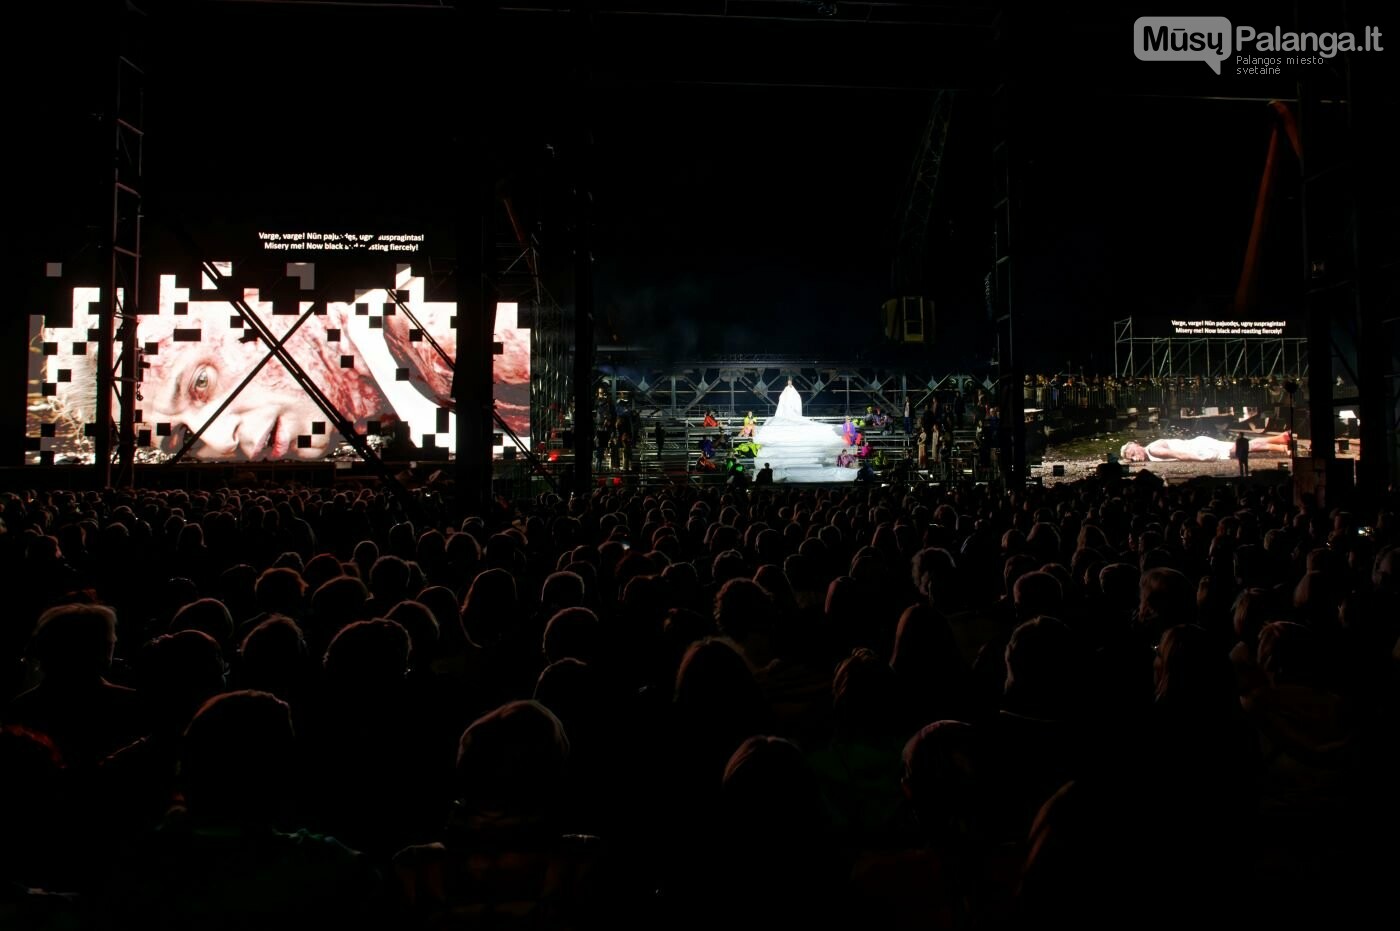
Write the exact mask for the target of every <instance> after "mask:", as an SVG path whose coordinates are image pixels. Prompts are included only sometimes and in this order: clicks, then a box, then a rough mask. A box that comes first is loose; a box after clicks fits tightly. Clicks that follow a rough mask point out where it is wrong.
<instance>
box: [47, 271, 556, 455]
mask: <svg viewBox="0 0 1400 931" xmlns="http://www.w3.org/2000/svg"><path fill="white" fill-rule="evenodd" d="M214 265H215V268H216V269H217V270H218V272H219V273H220V275H221V276H222V277H223V280H221V281H215V280H213V279H212V278H211V276H210V275H208V274H207V273H203V272H201V273H200V280H199V281H183V280H181V279H180V277H179V276H178V275H164V274H163V275H160V276H159V294H158V299H157V301H156V306H155V308H154V312H153V313H146V314H142V315H141V316H140V317H138V318H137V319H138V321H139V323H138V325H137V345H138V349H139V361H140V369H141V378H140V383H139V385H138V386H137V388H138V397H137V401H136V405H135V406H136V417H135V420H136V424H135V428H136V437H137V459H138V461H141V462H161V461H165V460H168V459H170V458H171V457H172V456H174V455H175V454H176V452H177V451H178V450H180V449H182V448H184V447H185V446H186V444H187V441H188V440H189V439H190V437H191V436H192V435H193V434H195V433H196V432H199V437H198V440H197V441H195V442H194V443H193V444H192V445H190V446H189V448H188V451H187V452H186V454H185V456H186V458H187V459H190V460H194V461H199V460H204V461H257V460H296V459H323V458H327V457H332V458H353V457H356V456H357V455H358V454H357V453H356V452H355V451H354V449H353V447H352V446H351V445H350V444H349V443H348V442H347V441H346V440H345V438H344V436H343V435H342V434H341V433H340V431H339V430H337V429H336V426H335V423H334V421H333V420H332V419H331V418H330V417H329V416H328V415H327V413H326V412H325V411H324V410H322V408H321V407H320V405H318V404H317V403H316V402H315V401H314V400H313V399H312V397H311V396H310V395H309V394H308V393H307V391H306V390H305V389H304V388H303V387H302V385H301V383H299V382H298V381H297V379H296V378H294V377H293V375H292V373H291V372H290V371H288V369H287V367H286V366H285V365H284V364H283V363H282V362H281V360H279V359H277V358H271V359H267V357H268V355H269V350H270V347H269V346H268V345H267V344H266V343H265V342H264V341H263V340H262V339H260V338H258V337H257V335H256V333H255V331H254V329H253V328H251V327H250V326H249V325H248V321H247V320H246V319H245V318H244V317H243V316H242V315H241V314H240V313H239V311H238V310H237V309H236V308H235V306H234V304H233V303H232V302H230V300H228V298H227V297H226V296H225V295H226V294H227V293H228V292H229V291H230V289H232V290H233V291H234V292H235V293H237V294H239V295H240V296H241V297H242V299H243V301H244V303H245V304H246V306H247V307H248V309H249V310H251V311H252V313H253V314H254V315H256V317H257V318H258V320H260V321H261V322H262V323H263V325H265V326H266V327H267V329H268V330H269V331H271V333H272V334H273V337H274V338H275V339H277V340H279V341H282V340H284V341H285V342H284V347H285V349H286V351H287V353H288V354H289V355H290V356H291V358H292V359H293V360H295V363H296V365H297V366H299V367H300V368H301V369H302V370H303V371H304V372H305V373H306V375H307V376H308V378H309V379H310V380H312V381H314V382H315V384H316V385H317V386H318V387H319V388H320V390H321V392H322V393H323V394H324V395H325V396H326V397H327V399H328V400H329V401H330V403H331V405H332V406H333V407H334V409H335V411H336V412H337V413H339V414H340V415H342V416H343V417H344V418H345V419H346V420H347V421H348V422H349V423H350V424H353V428H354V430H355V431H356V432H357V433H359V434H361V435H363V436H365V437H366V438H367V441H368V443H369V445H370V446H371V447H379V448H381V449H382V448H383V446H384V445H385V442H384V437H385V436H386V435H387V434H389V433H390V432H396V433H398V432H402V431H400V430H399V429H398V428H397V424H399V423H402V424H403V425H406V427H407V431H406V432H407V439H408V440H409V441H410V442H411V444H412V445H413V446H416V447H417V448H418V449H419V450H431V449H439V450H444V449H445V450H451V449H452V448H453V446H454V437H455V432H456V415H455V414H454V413H453V410H452V401H451V385H452V367H453V360H455V358H456V338H455V332H454V327H455V322H456V321H455V314H456V305H455V304H454V303H452V302H445V301H430V300H427V299H426V298H425V295H424V291H425V288H424V280H423V278H421V277H419V276H416V275H414V274H413V271H412V268H411V266H409V265H400V266H397V269H396V270H395V272H394V274H393V276H392V281H393V286H392V289H389V288H386V287H382V286H381V287H378V288H376V287H351V288H347V289H344V290H343V291H341V293H340V295H339V296H342V297H344V298H346V299H341V300H325V299H322V300H317V298H321V297H322V295H321V294H318V293H316V265H315V263H310V262H296V263H288V264H287V265H286V273H285V274H286V278H291V279H295V285H294V294H295V296H294V297H291V298H287V297H278V298H275V299H274V298H268V297H264V290H267V291H272V290H278V293H280V294H282V295H285V294H287V293H288V292H287V289H286V288H285V287H279V288H276V289H274V288H272V287H268V288H266V289H264V288H262V287H259V286H258V284H257V283H255V282H244V281H240V280H239V278H238V277H237V272H238V271H239V269H236V268H234V267H233V266H232V265H231V264H230V263H214ZM49 268H50V274H51V275H53V274H54V269H55V266H53V265H51V266H49ZM59 274H61V272H60V273H59ZM365 277H366V278H371V277H378V278H379V280H381V281H382V280H383V279H384V278H385V276H384V275H379V276H373V275H371V274H370V273H368V272H366V273H365ZM278 278H279V279H281V283H282V285H285V284H286V280H285V279H283V278H282V276H281V275H280V274H279V275H278ZM369 283H370V282H366V284H369ZM221 289H222V290H221ZM63 293H64V295H65V300H66V299H67V298H68V296H70V295H71V302H72V304H71V319H66V320H62V319H60V318H61V317H65V316H66V314H64V313H62V312H59V313H53V314H50V315H49V316H48V319H47V320H46V319H45V317H42V316H35V317H34V318H33V325H32V327H31V347H30V348H31V357H30V358H31V362H30V386H29V387H30V393H29V411H28V438H27V451H26V456H25V461H26V462H28V463H37V464H45V463H90V462H92V461H93V457H94V444H93V437H94V435H95V433H96V430H95V424H94V423H93V420H94V416H95V413H94V412H95V410H96V404H97V378H96V363H97V350H98V343H97V340H98V338H99V336H100V330H99V322H98V319H97V316H96V312H97V309H98V304H97V302H98V301H99V299H100V293H99V291H98V289H96V288H91V287H73V288H71V289H64V291H63ZM326 293H327V294H329V293H330V292H329V291H327V292H326ZM122 299H123V295H122V294H121V293H120V292H119V293H118V295H117V300H118V302H119V303H120V302H121V300H122ZM65 309H66V308H65ZM302 318H304V319H302ZM516 323H517V314H516V307H515V305H513V304H503V305H500V306H499V308H498V311H497V321H496V336H495V339H496V342H497V344H498V353H497V355H496V358H495V376H496V377H495V380H496V395H497V409H498V410H499V411H500V413H501V415H502V418H503V419H504V420H505V421H506V422H507V424H508V425H509V426H510V427H511V429H512V430H513V431H514V432H515V433H516V434H517V435H518V436H519V437H520V438H521V440H522V442H526V443H528V440H529V436H530V423H529V393H530V338H529V331H528V330H521V329H519V328H518V327H517V326H516ZM264 360H266V361H264ZM117 409H118V405H117V402H116V400H115V399H114V400H113V412H114V416H115V412H116V411H117ZM391 425H393V427H394V429H392V430H390V429H386V428H389V427H390V426H391ZM200 431H202V432H200ZM500 451H501V450H500V446H499V444H498V448H497V450H496V452H497V454H498V455H499V454H500Z"/></svg>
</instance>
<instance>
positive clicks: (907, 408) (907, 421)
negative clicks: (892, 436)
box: [904, 394, 914, 436]
mask: <svg viewBox="0 0 1400 931" xmlns="http://www.w3.org/2000/svg"><path fill="white" fill-rule="evenodd" d="M913 433H914V408H913V406H912V405H911V404H910V403H909V395H907V394H906V395H905V396H904V435H905V436H911V435H913Z"/></svg>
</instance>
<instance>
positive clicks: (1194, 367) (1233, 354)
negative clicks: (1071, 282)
mask: <svg viewBox="0 0 1400 931" xmlns="http://www.w3.org/2000/svg"><path fill="white" fill-rule="evenodd" d="M1113 372H1114V374H1115V375H1116V376H1117V377H1119V378H1177V377H1182V378H1279V379H1281V378H1294V379H1302V378H1305V377H1306V376H1307V374H1308V341H1307V339H1304V338H1299V337H1282V336H1160V337H1159V336H1135V335H1133V318H1132V317H1127V318H1124V319H1122V320H1115V321H1113Z"/></svg>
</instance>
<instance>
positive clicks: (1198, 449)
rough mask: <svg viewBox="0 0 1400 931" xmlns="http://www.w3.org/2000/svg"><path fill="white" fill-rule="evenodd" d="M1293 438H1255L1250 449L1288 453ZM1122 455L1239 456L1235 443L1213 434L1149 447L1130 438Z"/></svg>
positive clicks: (1162, 458)
mask: <svg viewBox="0 0 1400 931" xmlns="http://www.w3.org/2000/svg"><path fill="white" fill-rule="evenodd" d="M1291 439H1292V438H1291V437H1290V435H1289V434H1287V433H1280V434H1278V435H1277V436H1259V437H1254V438H1252V439H1250V441H1249V451H1250V452H1251V453H1264V454H1275V455H1279V456H1286V455H1288V453H1289V449H1290V446H1291V442H1290V441H1291ZM1119 456H1120V457H1121V458H1122V459H1123V461H1125V462H1224V461H1226V460H1230V459H1233V458H1235V444H1234V443H1233V442H1232V441H1230V440H1217V439H1215V438H1214V437H1209V436H1198V437H1194V438H1192V439H1189V440H1174V439H1161V440H1153V441H1152V442H1150V443H1148V444H1147V445H1146V446H1143V445H1142V444H1140V443H1136V442H1133V441H1132V440H1129V441H1128V442H1126V443H1124V444H1123V449H1122V451H1121V452H1120V453H1119Z"/></svg>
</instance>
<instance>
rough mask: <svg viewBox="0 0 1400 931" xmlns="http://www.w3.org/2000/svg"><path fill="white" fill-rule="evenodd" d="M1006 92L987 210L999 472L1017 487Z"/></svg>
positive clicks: (1021, 397)
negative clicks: (1003, 436)
mask: <svg viewBox="0 0 1400 931" xmlns="http://www.w3.org/2000/svg"><path fill="white" fill-rule="evenodd" d="M1010 94H1011V91H1009V90H1006V89H1003V90H1002V95H1003V99H1002V101H1001V113H1002V119H1003V120H1004V125H1003V138H1002V140H1001V141H1000V142H998V143H996V145H995V146H993V148H992V163H993V167H992V176H993V180H992V183H993V185H994V189H993V192H992V215H993V250H994V274H993V282H994V285H993V295H992V299H993V307H994V316H995V322H996V333H997V395H998V397H997V404H998V406H999V407H1000V408H1001V429H1002V430H1003V431H1009V433H1010V436H1009V442H1007V441H1003V442H1002V443H1001V448H1002V451H1003V453H1009V454H1010V456H1009V461H1003V462H1002V464H1001V467H1002V473H1003V475H1002V477H1003V478H1004V479H1005V481H1006V484H1007V486H1008V487H1012V488H1015V487H1019V486H1021V485H1023V484H1025V480H1026V415H1025V390H1024V387H1023V385H1022V382H1023V381H1024V377H1023V374H1022V372H1021V366H1020V364H1019V359H1018V357H1017V354H1016V349H1015V328H1014V326H1013V314H1012V307H1013V302H1014V298H1015V292H1016V275H1015V266H1014V264H1013V261H1012V235H1011V224H1012V208H1013V205H1014V201H1013V198H1014V196H1015V190H1014V188H1013V186H1012V185H1013V179H1012V174H1013V172H1012V148H1011V146H1012V140H1011V136H1012V128H1013V126H1014V118H1015V114H1014V112H1013V101H1012V100H1011V99H1010Z"/></svg>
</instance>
